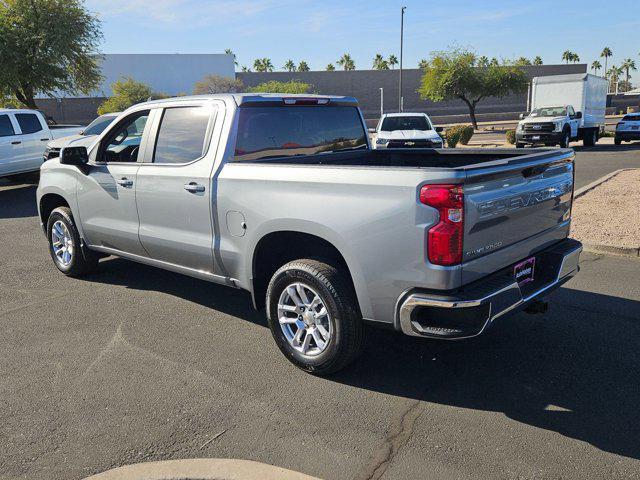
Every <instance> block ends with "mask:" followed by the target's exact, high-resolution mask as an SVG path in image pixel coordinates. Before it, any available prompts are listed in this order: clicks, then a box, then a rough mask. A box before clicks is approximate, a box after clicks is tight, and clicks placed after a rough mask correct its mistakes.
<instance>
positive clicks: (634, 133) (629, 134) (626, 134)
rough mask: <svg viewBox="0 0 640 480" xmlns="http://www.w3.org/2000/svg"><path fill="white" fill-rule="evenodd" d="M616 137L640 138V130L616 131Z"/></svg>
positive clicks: (623, 138) (621, 138)
mask: <svg viewBox="0 0 640 480" xmlns="http://www.w3.org/2000/svg"><path fill="white" fill-rule="evenodd" d="M616 138H617V139H620V140H640V130H638V131H631V132H628V131H627V132H619V131H616Z"/></svg>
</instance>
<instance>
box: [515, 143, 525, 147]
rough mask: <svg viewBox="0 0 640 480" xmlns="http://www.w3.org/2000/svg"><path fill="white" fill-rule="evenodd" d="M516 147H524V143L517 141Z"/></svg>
mask: <svg viewBox="0 0 640 480" xmlns="http://www.w3.org/2000/svg"><path fill="white" fill-rule="evenodd" d="M516 148H524V143H520V142H516Z"/></svg>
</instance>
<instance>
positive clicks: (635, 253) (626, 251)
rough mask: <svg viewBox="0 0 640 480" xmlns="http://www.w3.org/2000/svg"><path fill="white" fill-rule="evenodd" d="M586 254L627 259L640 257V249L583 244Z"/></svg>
mask: <svg viewBox="0 0 640 480" xmlns="http://www.w3.org/2000/svg"><path fill="white" fill-rule="evenodd" d="M582 246H583V248H584V250H585V252H591V253H606V254H610V255H622V256H625V257H640V247H614V246H612V245H598V244H590V243H583V244H582Z"/></svg>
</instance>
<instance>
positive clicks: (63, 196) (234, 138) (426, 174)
mask: <svg viewBox="0 0 640 480" xmlns="http://www.w3.org/2000/svg"><path fill="white" fill-rule="evenodd" d="M573 162H574V153H573V151H572V150H570V149H565V150H545V151H532V150H522V151H518V152H515V151H510V150H506V149H503V150H482V151H480V150H462V151H460V150H454V149H429V148H408V149H386V150H372V149H371V148H370V145H369V140H368V135H367V130H366V126H365V122H364V119H363V117H362V114H361V112H360V110H359V108H358V104H357V102H356V100H355V99H353V98H350V97H338V96H310V95H303V96H300V95H282V94H224V95H211V96H197V97H181V98H176V99H166V100H157V101H152V102H147V103H143V104H139V105H136V106H134V107H131V108H130V109H129V110H127V111H125V112H124V113H122V114H121V115H119V116H118V118H117V119H116V120H115V121H114V122H113V123H112V124H111V125H110V126H109V127H108V128H107V129H106V130H105V131H104V132H103V133H102V134H100V135H99V136H98V138H97V141H96V142H95V143H93V145H92V146H91V147H90V148H89V149H87V148H86V147H74V146H73V145H71V146H67V147H64V148H63V149H62V151H61V154H60V157H59V158H54V159H52V160H49V161H47V162H45V163H44V164H43V166H42V168H41V176H40V183H39V185H38V189H37V204H38V210H39V215H40V220H41V223H42V227H43V230H44V232H45V235H46V238H47V240H48V249H49V253H50V255H51V258H52V260H53V263H54V265H55V266H56V267H57V268H58V270H60V271H61V272H62V273H64V274H66V275H70V276H79V275H82V274H84V273H86V272H87V271H89V270H91V269H93V268H95V267H96V266H97V264H98V260H99V259H100V258H101V257H104V256H109V255H116V256H119V257H123V258H126V259H130V260H133V261H136V262H140V263H143V264H147V265H152V266H155V267H159V268H164V269H167V270H171V271H173V272H178V273H182V274H186V275H190V276H192V277H196V278H199V279H202V280H206V281H210V282H213V283H217V284H220V285H226V286H228V287H233V288H239V289H244V290H247V291H248V292H250V293H251V296H252V298H253V302H254V305H255V306H256V308H263V307H266V313H267V318H268V322H269V327H270V329H271V332H272V335H273V337H274V339H275V342H276V344H277V345H278V347H279V348H280V349H281V350H282V352H283V353H284V355H285V356H286V357H287V358H288V359H289V360H290V361H292V362H293V363H294V364H295V365H297V366H298V367H300V368H302V369H304V370H306V371H309V372H313V373H315V374H318V375H321V374H329V373H331V372H335V371H337V370H339V369H341V368H343V367H344V366H345V365H347V364H348V363H349V362H350V361H352V360H353V359H354V358H356V357H357V355H358V353H359V352H360V351H361V349H362V346H363V341H364V333H365V322H366V323H371V324H375V325H381V326H387V327H390V328H394V329H396V330H398V331H401V332H404V333H405V334H407V335H412V336H416V337H424V338H435V339H446V340H456V339H463V338H469V337H474V336H477V335H480V334H481V333H483V332H484V331H486V330H487V329H488V328H489V327H491V326H492V325H493V324H494V322H495V320H496V319H498V318H500V317H503V316H505V315H506V314H508V313H512V312H515V311H517V310H519V309H523V308H526V307H528V306H531V305H536V306H538V302H539V301H540V299H541V298H543V297H545V296H546V295H547V294H548V293H549V292H551V291H552V290H553V289H555V288H557V287H558V286H559V285H561V284H562V283H564V282H565V281H567V280H568V279H569V278H571V277H572V276H573V275H574V274H576V272H577V271H578V259H579V256H580V252H581V249H582V247H581V245H580V243H579V242H577V241H575V240H571V239H569V238H568V235H569V228H570V222H571V205H572V200H573V173H574V171H573V169H574V163H573ZM104 263H105V262H102V264H103V265H101V266H104V267H107V265H104ZM150 287H152V286H151V285H150Z"/></svg>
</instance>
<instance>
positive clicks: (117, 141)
mask: <svg viewBox="0 0 640 480" xmlns="http://www.w3.org/2000/svg"><path fill="white" fill-rule="evenodd" d="M149 115H150V111H149V110H141V111H138V112H135V113H132V114H131V115H129V116H127V117H125V118H124V119H123V120H121V121H120V122H118V124H117V125H115V126H113V127H112V128H111V129H109V131H108V132H107V133H106V135H105V136H104V137H103V139H102V140H101V141H100V143H99V144H98V145H96V146H95V147H94V148H93V149H92V151H91V154H90V156H89V159H90V161H89V168H88V173H87V175H79V180H78V195H77V196H78V207H79V209H80V221H81V223H82V230H83V234H84V237H85V241H86V242H87V243H88V244H89V245H93V246H100V247H106V248H110V249H114V250H118V251H121V252H126V253H131V254H135V255H142V256H146V252H145V250H144V248H142V245H141V244H140V240H139V238H138V227H139V220H138V212H137V209H136V188H137V185H136V183H137V178H138V169H139V168H140V165H141V163H140V162H141V161H142V156H143V155H142V153H141V152H142V151H143V150H144V141H145V140H146V136H147V135H148V132H147V130H148V129H147V125H148V122H147V120H148V118H149Z"/></svg>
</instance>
